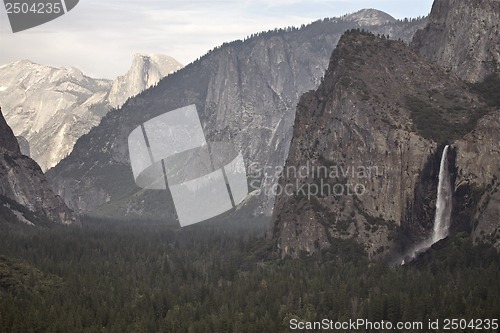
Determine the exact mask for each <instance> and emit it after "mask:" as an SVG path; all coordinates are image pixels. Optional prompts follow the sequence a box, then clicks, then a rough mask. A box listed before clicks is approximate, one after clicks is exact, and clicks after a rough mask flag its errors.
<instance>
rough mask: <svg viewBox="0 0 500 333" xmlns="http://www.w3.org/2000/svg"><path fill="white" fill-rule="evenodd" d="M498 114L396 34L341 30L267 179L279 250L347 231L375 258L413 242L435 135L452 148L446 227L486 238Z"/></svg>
mask: <svg viewBox="0 0 500 333" xmlns="http://www.w3.org/2000/svg"><path fill="white" fill-rule="evenodd" d="M498 115H499V110H498V107H497V106H492V105H490V104H489V103H488V102H487V100H486V99H485V98H483V96H481V94H478V93H477V92H476V91H475V90H474V89H473V88H471V86H470V85H468V84H467V83H465V82H463V81H461V80H460V79H459V78H457V77H456V76H454V75H450V74H449V73H447V72H446V70H445V69H443V68H441V67H440V66H438V65H436V64H433V63H431V62H429V61H428V60H427V59H426V58H424V57H421V56H419V55H418V54H416V53H415V52H413V51H412V50H411V49H410V48H409V47H408V46H407V45H405V44H404V43H401V42H397V41H391V40H387V39H385V38H379V37H376V36H374V35H372V34H370V33H366V32H360V31H350V32H348V33H346V34H345V35H344V36H343V37H342V38H341V40H340V42H339V44H338V46H337V48H336V49H335V51H334V52H333V55H332V58H331V61H330V65H329V68H328V70H327V71H326V74H325V77H324V80H323V82H322V84H321V85H320V87H319V88H318V89H317V90H316V91H311V92H308V93H306V94H304V95H303V96H302V97H301V99H300V101H299V103H298V107H297V112H296V119H295V124H294V132H293V139H292V143H291V148H290V153H289V156H288V159H287V163H286V165H285V171H284V173H283V177H282V178H281V180H280V183H279V184H280V188H281V189H286V187H287V186H288V187H289V191H288V193H282V194H281V195H279V196H278V198H277V199H276V204H275V209H274V231H273V232H274V238H275V240H276V242H277V246H278V248H279V250H280V252H281V254H282V255H283V256H287V255H290V256H293V257H297V256H299V255H300V254H301V253H305V254H311V253H315V252H317V251H320V250H321V249H324V248H327V247H329V246H330V244H331V239H332V238H354V239H356V240H357V241H358V242H359V243H361V244H362V245H364V247H365V249H366V250H367V252H368V253H369V254H370V256H371V257H378V256H383V255H388V254H390V253H392V252H393V250H395V251H396V252H397V251H401V248H399V247H400V246H403V247H405V246H409V244H411V243H412V242H418V241H421V240H422V239H424V238H425V237H426V235H428V233H429V232H430V230H432V226H433V216H434V211H435V200H436V197H435V193H436V187H437V176H438V175H437V173H438V170H439V160H440V156H441V153H442V150H443V149H442V148H443V146H444V144H451V147H452V149H453V154H452V155H453V156H454V165H453V168H454V169H453V170H452V172H454V174H455V176H454V177H455V178H454V191H455V193H454V200H455V201H454V202H455V203H456V205H455V206H454V210H453V215H454V216H453V219H454V221H455V225H454V227H455V228H457V229H460V230H466V231H468V232H474V231H473V230H474V229H475V228H476V229H477V228H481V229H482V228H485V229H487V230H488V232H489V233H488V235H493V236H494V235H495V233H496V230H498V227H499V224H498V220H497V218H495V217H493V216H494V214H495V213H497V212H498V204H497V203H495V202H497V200H498V199H494V200H491V201H488V200H489V199H488V198H490V197H491V195H492V194H493V193H495V191H496V190H495V189H497V188H498V186H499V183H498V177H499V176H500V170H499V167H498V165H499V150H498V141H499V139H500V131H499V127H498V119H499V117H498ZM479 138H481V139H480V141H479ZM300 170H302V171H303V172H300ZM290 184H292V185H290ZM491 198H492V197H491ZM495 198H496V196H495ZM480 202H481V203H480ZM497 214H498V213H497ZM497 216H498V215H497ZM474 224H475V225H474ZM483 233H484V232H483ZM403 240H404V242H402V241H403ZM495 242H497V243H498V240H496V239H494V240H493V243H495ZM410 246H411V245H410Z"/></svg>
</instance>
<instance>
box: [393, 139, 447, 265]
mask: <svg viewBox="0 0 500 333" xmlns="http://www.w3.org/2000/svg"><path fill="white" fill-rule="evenodd" d="M448 149H449V146H445V147H444V150H443V155H442V156H441V164H440V166H439V183H438V191H437V199H436V215H434V230H433V232H432V235H431V236H430V237H429V238H427V239H426V240H424V241H423V242H421V243H419V244H417V245H416V246H415V247H414V248H413V249H412V250H411V251H409V252H408V253H407V254H406V257H405V259H404V260H403V261H402V262H401V265H404V264H405V263H406V259H408V260H413V259H415V257H416V256H417V255H418V254H419V253H422V252H425V251H426V250H427V249H428V248H430V247H431V246H432V244H434V243H436V242H438V241H440V240H441V239H443V238H445V237H446V236H448V230H449V228H450V222H451V204H452V189H451V177H450V172H449V171H448Z"/></svg>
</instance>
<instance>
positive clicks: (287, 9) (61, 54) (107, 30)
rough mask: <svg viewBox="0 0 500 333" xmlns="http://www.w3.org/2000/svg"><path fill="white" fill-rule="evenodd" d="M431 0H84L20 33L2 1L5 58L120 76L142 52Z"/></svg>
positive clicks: (188, 52) (201, 49)
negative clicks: (48, 20) (370, 9)
mask: <svg viewBox="0 0 500 333" xmlns="http://www.w3.org/2000/svg"><path fill="white" fill-rule="evenodd" d="M431 6H432V0H373V1H372V0H307V1H306V0H271V1H262V0H235V1H227V0H219V1H208V0H195V1H189V0H187V1H182V0H173V1H171V0H167V1H165V0H164V1H161V0H80V3H79V4H78V6H76V7H75V8H74V9H73V10H72V11H70V12H68V13H67V14H66V15H63V16H62V17H60V18H58V19H56V20H54V21H51V22H49V23H46V24H44V25H41V26H39V27H36V28H32V29H30V30H26V31H23V32H18V33H15V34H13V33H12V31H11V29H10V25H9V23H8V21H7V15H6V11H5V7H4V6H3V5H0V20H1V21H0V65H2V64H6V63H9V62H12V61H16V60H21V59H29V60H31V61H34V62H37V63H40V64H46V65H51V66H58V67H59V66H65V67H71V66H74V67H77V68H79V69H81V70H82V71H83V72H84V73H85V74H87V75H89V76H93V77H101V78H110V79H113V78H115V77H116V76H118V75H121V74H124V73H125V72H126V71H127V70H128V68H129V67H130V65H131V62H132V57H133V55H134V54H135V53H146V54H149V53H163V54H167V55H170V56H172V57H174V58H176V59H177V60H178V61H180V62H181V63H182V64H184V65H186V64H188V63H190V62H191V61H193V60H195V59H196V58H198V57H199V56H201V55H203V54H205V53H206V52H207V51H208V50H210V49H212V48H213V47H215V46H217V45H220V44H222V43H223V42H229V41H232V40H235V39H242V38H244V37H246V36H248V35H250V34H252V33H255V32H260V31H263V30H269V29H274V28H281V27H286V26H291V25H293V26H300V25H301V24H303V23H304V24H307V23H310V22H312V21H315V20H317V19H320V18H325V17H334V16H341V15H343V14H347V13H352V12H355V11H357V10H359V9H363V8H376V9H380V10H383V11H385V12H387V13H389V14H391V15H392V16H394V17H395V18H400V19H402V18H405V17H417V16H424V15H427V14H428V13H429V12H430V9H431Z"/></svg>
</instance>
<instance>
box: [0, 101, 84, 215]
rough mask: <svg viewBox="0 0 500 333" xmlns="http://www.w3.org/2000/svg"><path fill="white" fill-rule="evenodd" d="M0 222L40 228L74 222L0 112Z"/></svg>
mask: <svg viewBox="0 0 500 333" xmlns="http://www.w3.org/2000/svg"><path fill="white" fill-rule="evenodd" d="M0 221H4V222H9V223H14V222H16V221H20V222H23V223H27V224H32V225H39V224H46V223H61V224H71V223H75V222H77V218H76V216H75V215H74V214H73V212H72V211H71V210H69V209H68V208H67V207H66V205H65V204H64V202H63V201H62V200H61V198H60V197H58V196H56V195H55V194H54V192H52V189H51V188H50V186H49V184H48V183H47V180H46V179H45V176H44V175H43V173H42V170H41V169H40V167H39V166H38V165H37V164H36V162H35V161H33V160H32V159H31V158H29V157H27V156H23V155H22V154H21V150H20V149H19V145H18V143H17V140H16V137H15V136H14V133H13V132H12V130H11V129H10V127H9V126H8V125H7V123H6V122H5V119H4V118H3V115H2V113H1V110H0Z"/></svg>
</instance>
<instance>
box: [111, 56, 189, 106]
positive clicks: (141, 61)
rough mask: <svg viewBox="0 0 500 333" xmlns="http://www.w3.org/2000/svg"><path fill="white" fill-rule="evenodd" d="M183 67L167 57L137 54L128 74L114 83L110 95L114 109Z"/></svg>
mask: <svg viewBox="0 0 500 333" xmlns="http://www.w3.org/2000/svg"><path fill="white" fill-rule="evenodd" d="M182 67H183V66H182V65H181V64H180V63H179V62H178V61H177V60H175V59H174V58H172V57H169V56H166V55H161V54H152V55H143V54H136V55H135V56H134V60H133V62H132V67H131V68H130V69H129V71H128V72H127V74H125V75H123V76H120V77H118V78H116V80H114V81H113V85H112V87H111V91H110V93H109V103H110V105H111V106H112V107H114V108H118V107H120V106H122V105H123V103H125V102H126V101H127V99H129V98H130V97H133V96H135V95H137V94H139V93H140V92H142V91H144V90H146V89H148V88H149V87H151V86H153V85H155V84H157V83H158V82H159V81H160V80H161V79H162V78H164V77H165V76H167V75H169V74H172V73H173V72H175V71H177V70H179V69H181V68H182Z"/></svg>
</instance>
